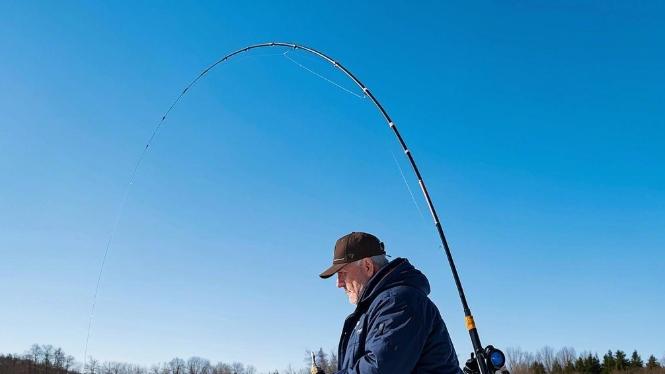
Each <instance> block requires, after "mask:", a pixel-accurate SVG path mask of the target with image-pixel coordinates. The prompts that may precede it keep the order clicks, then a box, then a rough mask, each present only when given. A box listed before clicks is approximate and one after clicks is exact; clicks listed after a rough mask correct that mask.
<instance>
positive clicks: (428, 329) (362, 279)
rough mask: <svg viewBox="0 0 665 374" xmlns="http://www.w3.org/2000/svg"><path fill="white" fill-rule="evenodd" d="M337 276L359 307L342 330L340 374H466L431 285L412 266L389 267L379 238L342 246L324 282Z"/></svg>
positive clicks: (402, 262) (363, 237) (348, 238)
mask: <svg viewBox="0 0 665 374" xmlns="http://www.w3.org/2000/svg"><path fill="white" fill-rule="evenodd" d="M334 274H337V287H339V288H343V289H344V292H346V295H347V296H348V297H349V301H350V302H351V304H354V305H356V309H355V311H354V312H353V313H351V315H349V316H348V317H347V318H346V321H345V322H344V327H343V329H342V336H341V338H340V342H339V350H338V360H339V361H338V367H337V369H338V371H337V373H344V374H346V373H348V374H365V373H382V374H388V373H395V374H406V373H446V374H447V373H450V374H460V373H461V370H460V368H459V363H458V361H457V355H456V353H455V348H454V347H453V344H452V342H451V341H450V336H449V335H448V330H447V329H446V325H445V324H444V322H443V319H441V315H440V314H439V310H438V309H437V307H436V305H434V303H433V302H432V301H431V300H430V299H429V298H428V297H427V295H428V294H429V292H430V287H429V282H428V281H427V278H426V277H425V276H424V275H423V274H422V273H421V272H420V271H419V270H417V269H416V268H414V267H413V266H412V265H411V264H410V263H409V261H408V260H406V259H403V258H396V259H395V260H393V261H390V262H388V260H387V259H386V252H385V250H384V245H383V243H382V242H381V241H379V239H378V238H377V237H376V236H374V235H371V234H367V233H363V232H352V233H350V234H348V235H345V236H343V237H341V238H340V239H339V240H337V243H335V250H334V255H333V263H332V266H330V267H329V268H328V269H326V270H325V271H324V272H323V273H321V275H320V276H321V278H329V277H331V276H332V275H334ZM312 373H323V371H322V370H321V369H319V368H317V367H313V368H312Z"/></svg>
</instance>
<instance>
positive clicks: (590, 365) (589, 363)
mask: <svg viewBox="0 0 665 374" xmlns="http://www.w3.org/2000/svg"><path fill="white" fill-rule="evenodd" d="M584 367H586V369H587V371H586V372H587V373H592V374H600V373H601V372H602V368H601V366H600V360H599V359H598V355H595V354H594V355H592V354H591V353H589V355H588V356H586V358H585V359H584Z"/></svg>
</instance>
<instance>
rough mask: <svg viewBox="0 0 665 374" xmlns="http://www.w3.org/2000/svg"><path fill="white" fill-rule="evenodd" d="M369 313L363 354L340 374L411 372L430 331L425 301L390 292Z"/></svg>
mask: <svg viewBox="0 0 665 374" xmlns="http://www.w3.org/2000/svg"><path fill="white" fill-rule="evenodd" d="M383 296H384V297H382V298H381V299H380V300H375V303H376V305H373V306H372V307H371V308H370V311H369V319H368V327H367V328H368V329H369V330H368V331H367V337H366V339H365V352H364V354H363V356H362V357H361V358H360V360H358V361H357V362H355V363H354V365H353V367H352V368H348V369H343V370H341V371H339V372H338V373H339V374H369V373H381V374H393V373H394V374H404V373H410V372H412V371H413V369H414V367H415V366H416V363H417V362H418V359H419V358H420V354H421V352H422V350H423V347H424V345H425V342H426V340H427V337H428V335H429V333H430V331H431V328H432V326H431V324H432V322H431V321H432V318H427V317H429V316H427V314H428V310H427V307H426V304H425V303H426V300H425V298H423V297H418V296H419V295H414V294H411V293H409V292H406V293H405V292H390V293H389V295H383Z"/></svg>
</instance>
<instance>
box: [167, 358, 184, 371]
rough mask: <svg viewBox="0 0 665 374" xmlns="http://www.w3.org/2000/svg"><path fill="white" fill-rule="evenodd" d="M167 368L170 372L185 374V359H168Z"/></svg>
mask: <svg viewBox="0 0 665 374" xmlns="http://www.w3.org/2000/svg"><path fill="white" fill-rule="evenodd" d="M169 370H170V372H171V374H185V360H183V359H182V358H178V357H176V358H174V359H173V360H171V361H169Z"/></svg>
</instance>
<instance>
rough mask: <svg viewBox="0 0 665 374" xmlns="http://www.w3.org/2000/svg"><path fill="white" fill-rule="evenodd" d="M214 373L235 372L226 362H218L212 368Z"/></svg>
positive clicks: (227, 373) (231, 373) (226, 373)
mask: <svg viewBox="0 0 665 374" xmlns="http://www.w3.org/2000/svg"><path fill="white" fill-rule="evenodd" d="M212 373H213V374H233V368H232V367H231V365H229V364H227V363H224V362H218V363H217V365H215V367H214V368H213V369H212Z"/></svg>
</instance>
